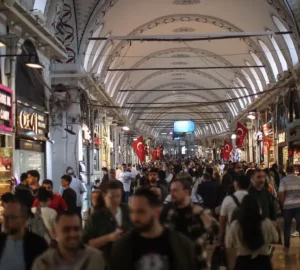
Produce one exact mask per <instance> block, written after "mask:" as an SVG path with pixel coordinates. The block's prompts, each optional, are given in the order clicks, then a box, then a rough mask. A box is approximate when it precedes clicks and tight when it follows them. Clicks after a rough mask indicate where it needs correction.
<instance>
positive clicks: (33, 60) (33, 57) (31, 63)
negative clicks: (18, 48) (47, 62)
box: [25, 54, 44, 69]
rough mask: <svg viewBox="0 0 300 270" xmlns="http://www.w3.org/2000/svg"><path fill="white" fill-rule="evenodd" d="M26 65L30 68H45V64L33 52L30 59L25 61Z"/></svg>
mask: <svg viewBox="0 0 300 270" xmlns="http://www.w3.org/2000/svg"><path fill="white" fill-rule="evenodd" d="M25 65H26V66H27V67H30V68H36V69H43V68H44V66H43V65H42V64H41V63H40V61H39V60H38V57H37V55H36V54H32V55H30V56H29V60H28V61H26V62H25Z"/></svg>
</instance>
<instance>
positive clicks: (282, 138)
mask: <svg viewBox="0 0 300 270" xmlns="http://www.w3.org/2000/svg"><path fill="white" fill-rule="evenodd" d="M285 141H286V133H285V132H283V133H279V135H278V143H284V142H285Z"/></svg>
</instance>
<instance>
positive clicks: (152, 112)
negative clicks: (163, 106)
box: [132, 111, 228, 114]
mask: <svg viewBox="0 0 300 270" xmlns="http://www.w3.org/2000/svg"><path fill="white" fill-rule="evenodd" d="M132 113H136V114H138V113H142V114H186V113H190V114H195V113H228V111H219V112H146V113H144V112H143V111H140V112H137V111H134V112H132Z"/></svg>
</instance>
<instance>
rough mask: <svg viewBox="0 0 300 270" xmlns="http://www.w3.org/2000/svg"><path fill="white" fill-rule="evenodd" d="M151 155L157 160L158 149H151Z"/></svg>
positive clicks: (153, 159)
mask: <svg viewBox="0 0 300 270" xmlns="http://www.w3.org/2000/svg"><path fill="white" fill-rule="evenodd" d="M151 157H152V161H156V159H157V151H156V149H153V150H152V151H151Z"/></svg>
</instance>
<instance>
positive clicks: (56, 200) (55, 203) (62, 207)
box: [33, 194, 68, 213]
mask: <svg viewBox="0 0 300 270" xmlns="http://www.w3.org/2000/svg"><path fill="white" fill-rule="evenodd" d="M38 205H39V201H38V199H35V201H34V203H33V207H36V206H38ZM48 207H50V208H52V209H54V210H55V211H56V212H57V213H61V212H64V211H66V210H68V206H67V204H66V202H65V200H64V199H63V198H62V197H61V196H59V195H56V194H53V197H52V200H51V202H50V204H49V205H48Z"/></svg>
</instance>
